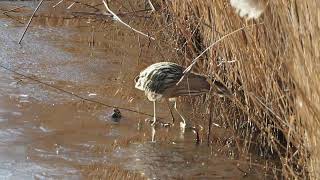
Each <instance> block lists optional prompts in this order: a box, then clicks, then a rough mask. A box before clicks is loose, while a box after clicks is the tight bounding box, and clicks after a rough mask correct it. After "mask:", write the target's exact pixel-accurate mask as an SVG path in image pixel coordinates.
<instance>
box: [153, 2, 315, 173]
mask: <svg viewBox="0 0 320 180" xmlns="http://www.w3.org/2000/svg"><path fill="white" fill-rule="evenodd" d="M159 3H160V4H161V3H162V6H165V7H167V9H169V11H168V12H169V13H171V17H172V19H171V21H172V22H173V23H174V26H175V29H176V31H177V35H178V37H176V38H177V39H178V41H179V39H181V40H182V43H181V44H184V41H183V40H184V39H190V34H192V33H191V32H192V31H194V30H193V29H192V28H189V27H195V26H197V24H198V23H199V22H201V25H200V27H199V28H198V30H199V31H198V35H197V36H196V35H195V36H193V35H192V36H193V37H192V39H193V42H192V43H190V44H191V45H192V47H190V45H189V46H186V47H185V54H186V55H187V56H186V60H185V62H183V63H188V59H190V58H191V57H193V56H198V55H199V54H200V53H201V52H202V50H200V51H197V50H196V53H194V52H195V49H197V48H198V47H195V46H196V44H197V43H199V42H200V43H202V44H204V45H207V47H208V45H210V44H212V43H214V42H215V41H217V40H216V39H217V37H221V34H225V33H224V32H228V31H229V29H236V27H239V26H240V27H243V26H247V24H248V23H252V22H251V21H249V22H245V21H243V20H242V19H241V18H240V17H239V16H238V15H237V14H235V13H234V11H233V9H232V8H231V7H230V4H228V3H229V2H228V1H210V0H204V1H200V0H195V1H162V2H159ZM319 8H320V5H319V3H316V0H311V1H306V2H298V1H297V0H295V1H287V0H282V1H279V2H269V5H268V7H267V8H266V10H265V13H264V15H263V17H261V18H260V19H258V21H259V20H263V22H264V26H259V27H253V28H251V29H250V30H248V31H242V32H241V33H239V34H237V35H234V36H233V38H227V39H225V40H224V41H223V42H220V43H219V44H218V45H217V46H215V47H214V48H212V49H210V51H208V52H207V53H206V56H205V57H204V58H202V61H198V63H197V68H198V70H199V71H205V72H208V74H215V75H216V76H218V77H221V80H223V81H224V82H226V84H227V85H228V87H231V89H233V91H234V92H235V95H234V97H233V98H232V99H231V100H232V102H233V105H232V106H230V104H229V103H227V102H220V101H216V102H214V105H213V106H214V107H219V106H221V104H220V105H219V104H218V103H222V107H223V106H226V107H225V108H224V109H225V110H223V111H222V110H219V111H221V112H220V113H218V114H223V119H221V120H222V121H229V120H232V119H233V120H236V121H235V125H234V126H232V127H233V128H237V127H241V126H242V125H241V124H248V125H249V126H247V128H246V129H245V131H242V129H238V130H237V131H238V132H239V133H240V134H243V137H245V138H248V142H250V141H249V140H250V139H251V138H252V133H253V132H254V131H256V130H252V129H258V132H260V133H259V135H258V136H257V137H256V140H257V142H258V143H260V145H261V146H262V147H265V149H269V150H268V151H271V152H273V153H275V154H277V156H278V158H279V161H280V162H281V163H282V165H283V166H282V175H283V176H286V177H288V178H311V179H315V178H316V177H320V174H319V172H320V148H319V144H320V138H318V137H320V131H319V129H320V120H319V117H320V107H319V106H320V89H319V87H320V83H319V82H320V71H319V68H318V67H319V66H320V62H319V57H320V48H319V46H320V43H319V42H320V36H319V34H320V30H319V29H320V28H319V27H320V25H319V24H320V21H319V13H318V10H319ZM181 19H183V20H184V21H181ZM181 36H184V37H181ZM174 38H175V37H174ZM181 44H180V45H181ZM190 52H193V53H190ZM221 59H222V61H224V62H227V61H232V62H234V63H221V62H222V61H221ZM223 104H224V105H223ZM231 112H233V113H231ZM231 124H233V123H231ZM236 124H238V125H236ZM245 147H246V148H249V147H251V146H250V144H246V145H245ZM266 147H268V148H266ZM243 152H248V150H244V151H243Z"/></svg>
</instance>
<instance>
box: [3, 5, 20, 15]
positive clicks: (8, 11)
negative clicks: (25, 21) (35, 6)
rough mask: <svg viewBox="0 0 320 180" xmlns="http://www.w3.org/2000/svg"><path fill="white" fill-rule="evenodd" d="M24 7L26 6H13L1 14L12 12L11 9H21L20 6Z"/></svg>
mask: <svg viewBox="0 0 320 180" xmlns="http://www.w3.org/2000/svg"><path fill="white" fill-rule="evenodd" d="M24 7H26V6H19V7H15V8H12V9H9V10H7V11H4V12H3V13H2V14H7V13H8V12H12V11H15V10H17V9H21V8H24Z"/></svg>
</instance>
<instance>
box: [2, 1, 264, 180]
mask: <svg viewBox="0 0 320 180" xmlns="http://www.w3.org/2000/svg"><path fill="white" fill-rule="evenodd" d="M20 5H25V6H27V7H26V8H23V9H22V10H21V12H20V13H10V15H12V16H13V17H15V19H12V18H9V17H8V16H5V15H3V14H0V42H1V44H0V59H1V62H0V63H1V65H3V66H5V67H8V68H10V69H13V70H15V71H17V72H20V73H23V74H25V75H28V76H30V77H32V78H34V79H37V80H41V81H42V82H44V83H47V84H50V85H52V86H54V87H57V88H60V89H63V90H66V91H68V92H72V93H74V94H77V95H80V96H82V97H84V98H91V99H95V100H98V101H100V102H103V103H105V104H109V105H114V106H120V107H125V108H129V109H133V110H138V111H142V112H146V113H152V111H153V109H152V108H153V107H152V104H151V103H150V102H149V101H147V99H146V97H145V96H144V94H143V93H142V92H140V91H138V90H136V89H134V86H133V79H134V77H135V75H136V74H137V73H138V72H139V71H140V70H141V69H142V68H144V67H146V66H147V65H149V64H151V63H152V62H157V61H163V58H162V57H161V55H159V53H157V52H158V51H159V49H156V46H155V45H151V46H150V47H144V48H143V49H141V44H143V43H146V42H147V41H148V40H146V39H143V38H141V37H140V38H139V39H138V37H137V35H136V34H134V33H133V32H131V31H129V30H127V29H126V28H123V27H122V26H121V25H119V24H116V23H109V24H108V28H100V29H99V28H97V29H95V33H94V35H95V40H94V44H95V45H94V46H90V42H92V41H91V39H92V33H91V30H92V28H91V24H88V23H86V21H84V22H83V21H77V20H70V19H63V16H61V17H47V16H45V15H46V14H44V15H43V16H40V17H37V18H35V20H34V22H33V24H32V26H31V27H30V29H29V30H28V33H27V34H26V36H25V38H24V40H23V43H22V46H19V45H18V43H17V42H18V39H19V35H20V34H21V32H22V31H23V27H24V25H23V24H20V23H19V21H21V22H24V23H25V22H26V20H27V17H25V15H27V14H30V8H28V7H34V6H35V4H34V3H32V2H3V1H2V2H1V3H0V6H1V9H2V8H3V9H11V8H12V7H15V6H20ZM43 11H44V10H43ZM0 13H1V11H0ZM138 41H140V43H141V44H139V43H137V42H138ZM141 51H142V52H143V53H141ZM170 52H172V51H170V50H168V51H167V52H165V54H166V55H167V57H168V58H169V57H173V56H174V53H171V54H170ZM187 108H188V107H187ZM189 108H190V107H189ZM120 110H121V109H120ZM158 111H159V112H158V115H159V116H161V117H164V118H165V119H167V120H170V115H169V112H168V110H167V107H166V106H165V103H162V104H160V105H159V106H158ZM112 112H113V109H112V108H108V107H104V106H102V105H99V104H97V103H92V102H86V101H83V100H81V99H79V98H77V97H75V96H72V95H70V94H67V93H64V92H62V91H60V90H58V89H55V88H52V87H49V86H46V85H43V84H41V83H39V82H35V81H32V80H30V79H28V78H25V77H22V76H20V75H18V74H15V73H12V72H10V71H7V70H6V69H4V68H0V179H47V178H50V179H82V178H87V177H91V178H97V177H104V178H106V177H109V178H117V177H118V178H119V177H131V178H132V177H136V178H147V179H172V178H182V177H184V178H186V177H187V178H190V179H212V178H215V179H216V178H223V179H241V178H247V179H257V178H262V177H263V174H262V173H261V170H260V171H259V170H256V169H258V168H249V165H248V163H246V162H245V161H240V160H238V159H236V158H235V156H234V155H233V154H232V151H230V150H228V149H227V148H226V146H225V145H223V144H216V145H214V146H210V147H208V146H207V145H206V144H205V143H203V144H200V145H196V144H195V141H194V138H195V136H194V134H193V133H192V132H189V131H187V132H186V133H185V134H184V136H182V135H181V134H180V131H179V129H178V128H177V127H174V128H172V129H166V128H158V129H157V134H156V139H157V142H156V143H152V142H151V141H150V140H151V129H150V126H149V124H148V123H146V122H145V119H146V118H147V116H144V115H141V114H137V113H133V112H130V111H124V110H121V113H122V115H123V118H122V119H121V120H120V121H119V122H116V121H114V120H113V119H112V118H111V114H112ZM222 136H223V133H222ZM249 169H251V170H249ZM115 172H117V173H115ZM246 172H250V173H247V174H246Z"/></svg>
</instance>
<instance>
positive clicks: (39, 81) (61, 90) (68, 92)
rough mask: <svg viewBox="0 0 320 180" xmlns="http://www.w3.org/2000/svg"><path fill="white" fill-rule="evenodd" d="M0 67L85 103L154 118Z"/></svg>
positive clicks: (0, 65)
mask: <svg viewBox="0 0 320 180" xmlns="http://www.w3.org/2000/svg"><path fill="white" fill-rule="evenodd" d="M0 67H1V68H3V69H5V70H7V71H10V72H12V73H14V74H17V75H19V76H21V77H24V78H26V79H29V80H31V81H34V82H37V83H39V84H42V85H44V86H48V87H50V88H53V89H55V90H58V91H60V92H63V93H65V94H68V95H71V96H73V97H76V98H79V99H81V100H83V101H87V102H91V103H95V104H99V105H101V106H105V107H108V108H117V109H122V110H125V111H130V112H133V113H137V114H142V115H146V116H150V117H153V115H151V114H148V113H144V112H140V111H137V110H133V109H129V108H124V107H118V106H112V105H108V104H106V103H103V102H100V101H97V100H94V99H89V98H85V97H82V96H80V95H78V94H75V93H73V92H70V91H67V90H64V89H61V88H59V87H56V86H53V85H52V84H49V83H46V82H43V81H41V80H38V79H36V78H35V77H32V75H26V74H25V73H22V72H17V71H15V70H13V69H11V68H9V67H6V66H4V65H2V64H0ZM159 119H163V118H159Z"/></svg>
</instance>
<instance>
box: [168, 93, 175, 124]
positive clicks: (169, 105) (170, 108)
mask: <svg viewBox="0 0 320 180" xmlns="http://www.w3.org/2000/svg"><path fill="white" fill-rule="evenodd" d="M166 102H167V105H168V107H169V110H170V114H171V118H172V125H173V124H174V121H175V119H174V116H173V113H172V107H171V104H170V102H169V101H168V99H166Z"/></svg>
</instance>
